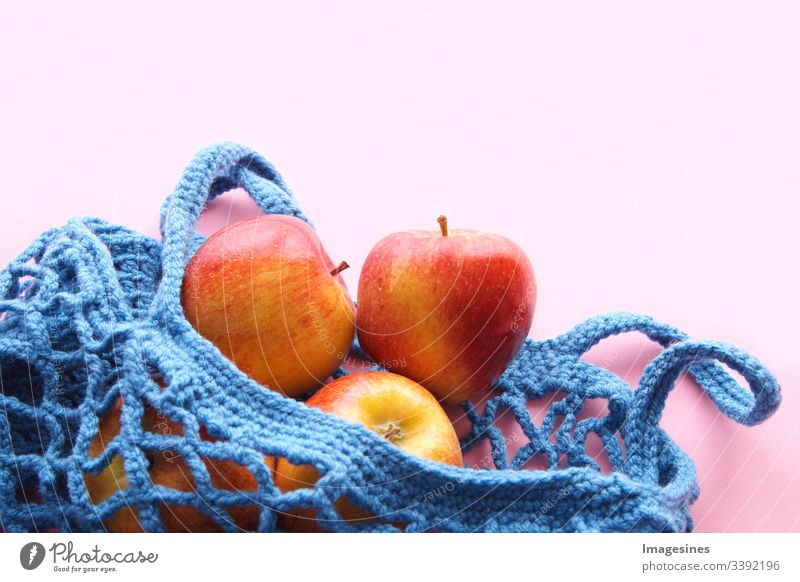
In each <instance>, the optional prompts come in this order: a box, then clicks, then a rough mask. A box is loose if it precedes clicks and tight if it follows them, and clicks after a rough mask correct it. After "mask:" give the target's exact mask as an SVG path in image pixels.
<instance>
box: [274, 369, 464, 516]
mask: <svg viewBox="0 0 800 582" xmlns="http://www.w3.org/2000/svg"><path fill="white" fill-rule="evenodd" d="M307 404H308V405H309V406H313V407H315V408H319V409H320V410H322V411H324V412H329V413H331V414H334V415H336V416H338V417H340V418H343V419H345V420H349V421H351V422H358V423H361V424H363V425H364V426H365V427H367V428H368V429H369V430H371V431H373V432H375V433H377V434H379V435H380V436H382V437H383V438H385V439H387V440H388V441H390V442H391V443H393V444H394V445H396V446H398V447H400V448H401V449H403V450H405V451H407V452H409V453H411V454H413V455H417V456H419V457H422V458H425V459H430V460H432V461H437V462H440V463H445V464H448V465H454V466H457V467H461V466H462V465H463V460H462V457H461V448H460V446H459V442H458V437H457V436H456V432H455V429H454V428H453V425H452V424H451V423H450V419H449V418H448V417H447V414H445V412H444V410H442V407H441V406H440V405H439V403H438V402H437V401H436V398H434V397H433V395H431V393H430V392H428V391H427V390H425V388H423V387H422V386H420V385H419V384H417V383H416V382H414V381H412V380H409V379H408V378H405V377H403V376H399V375H398V374H392V373H389V372H363V373H360V374H350V375H348V376H343V377H341V378H339V379H337V380H334V381H333V382H331V383H330V384H327V385H326V386H323V387H322V388H320V390H319V391H318V392H317V393H316V394H314V396H312V397H311V398H310V399H309V400H308V402H307ZM318 479H319V473H318V472H317V470H316V469H315V468H314V467H312V466H310V465H293V464H292V463H290V462H289V461H288V460H286V459H284V458H281V459H279V460H278V464H277V467H276V469H275V484H276V485H277V487H278V488H279V489H281V490H282V491H293V490H295V489H299V488H301V487H313V486H314V484H315V483H316V482H317V480H318ZM336 510H337V512H338V513H339V515H341V516H342V518H343V519H345V520H347V521H364V520H371V519H374V517H373V516H371V515H370V514H369V513H368V512H367V511H365V510H364V509H362V508H360V507H356V506H355V505H354V504H353V503H352V502H351V501H350V500H349V499H348V498H347V497H341V498H339V500H338V501H337V502H336ZM278 519H279V522H280V524H281V526H282V527H283V529H284V530H286V531H293V532H320V531H326V530H325V529H324V527H322V526H321V525H320V524H318V522H317V521H316V513H315V512H314V511H313V510H308V509H295V510H292V511H290V512H287V513H284V514H281V515H280V516H279V517H278Z"/></svg>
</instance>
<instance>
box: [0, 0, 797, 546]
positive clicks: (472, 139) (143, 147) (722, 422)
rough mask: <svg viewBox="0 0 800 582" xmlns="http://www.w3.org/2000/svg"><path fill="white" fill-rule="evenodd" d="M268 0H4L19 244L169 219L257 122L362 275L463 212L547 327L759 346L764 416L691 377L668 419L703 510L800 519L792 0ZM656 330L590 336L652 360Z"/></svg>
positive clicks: (7, 239)
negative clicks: (621, 323)
mask: <svg viewBox="0 0 800 582" xmlns="http://www.w3.org/2000/svg"><path fill="white" fill-rule="evenodd" d="M221 4H222V3H220V5H221ZM272 4H273V5H272V6H269V5H265V4H264V3H255V2H254V3H250V4H247V3H238V2H226V3H225V6H226V9H224V10H223V9H216V10H210V9H199V8H197V7H196V6H194V5H193V3H189V2H186V3H170V6H166V5H163V4H162V5H160V7H159V8H158V9H155V8H153V9H148V8H140V6H141V4H139V5H137V7H136V8H131V7H127V8H126V7H123V6H115V7H111V6H108V5H107V4H106V3H102V2H85V3H81V4H75V3H70V4H69V5H66V4H64V5H58V4H57V3H51V4H49V5H47V6H45V5H39V6H38V7H37V6H36V5H35V4H30V3H23V4H19V5H18V7H12V6H6V7H5V8H4V9H3V18H2V19H0V79H2V81H1V82H2V91H1V92H0V111H2V131H0V177H1V178H2V188H3V194H2V196H3V209H4V211H3V212H2V213H0V259H2V261H3V263H5V262H6V261H7V260H8V259H10V258H12V257H13V256H14V255H15V254H16V253H17V252H18V251H20V250H21V249H22V248H23V247H24V246H25V245H26V244H27V243H28V242H29V241H30V240H31V239H32V238H33V237H34V236H36V235H37V234H38V233H39V232H40V231H42V230H44V229H45V228H48V227H50V226H53V225H57V224H61V223H63V222H64V221H65V220H66V219H67V217H69V216H71V215H81V214H85V215H96V216H101V217H104V218H106V219H108V220H111V221H113V222H117V223H122V224H125V225H128V226H131V227H133V228H136V229H139V230H141V231H143V232H146V233H150V234H155V233H156V232H157V217H158V209H159V205H160V203H161V201H162V200H163V198H164V197H165V196H166V194H168V193H169V191H170V190H171V188H172V187H173V186H174V184H175V182H176V181H177V179H178V177H179V175H180V172H181V170H182V168H183V166H184V165H185V164H186V162H187V161H188V160H189V159H190V158H191V156H192V155H193V153H194V151H195V150H197V149H199V148H200V147H202V146H204V145H206V144H208V143H210V142H212V141H217V140H221V139H231V140H235V141H240V142H242V143H245V144H248V145H250V146H251V147H253V148H255V149H257V150H259V151H260V152H262V153H263V154H264V155H265V156H266V157H267V158H268V159H270V160H272V161H273V162H274V163H275V164H276V165H277V166H278V168H279V169H280V170H281V172H282V173H283V175H284V177H285V178H286V180H287V181H288V182H289V184H290V185H291V186H292V187H293V189H294V191H295V193H296V194H297V196H298V198H299V199H300V201H301V203H302V205H303V207H304V208H305V210H306V211H307V213H308V214H309V215H310V216H311V217H313V218H314V219H315V222H316V225H317V227H318V230H319V232H320V235H321V237H322V239H323V241H324V242H325V244H326V247H327V248H328V250H329V252H330V254H331V256H332V257H333V258H334V260H337V261H338V260H339V259H342V258H346V259H347V260H348V261H349V262H350V264H351V265H353V266H354V268H353V269H351V270H349V271H347V272H346V273H345V279H346V281H347V283H348V285H349V286H350V289H351V290H353V291H354V290H355V288H356V282H357V278H358V267H359V265H360V264H361V262H362V261H363V259H364V257H365V256H366V254H367V252H368V251H369V249H370V247H371V245H372V244H373V243H374V242H376V241H377V240H378V239H379V238H380V237H382V236H383V235H384V234H387V233H389V232H391V231H394V230H400V229H404V228H435V227H436V224H435V218H436V216H437V215H438V214H439V213H440V212H446V213H447V215H448V217H449V219H450V224H451V227H453V228H457V227H468V228H477V229H483V230H490V231H496V232H500V233H502V234H505V235H507V236H508V237H510V238H512V239H514V240H516V241H517V242H519V243H520V244H521V245H522V246H523V247H524V248H525V249H526V250H527V251H528V253H529V256H530V257H531V260H532V261H533V264H534V267H535V269H536V272H537V276H538V280H539V284H540V297H539V302H538V306H537V313H536V319H535V322H534V330H533V336H534V337H536V338H544V337H548V336H551V335H553V334H556V333H559V332H561V331H564V330H565V329H567V328H568V327H570V326H572V325H573V324H575V323H577V322H578V321H580V320H582V319H584V318H586V317H588V316H590V315H592V314H595V313H599V312H605V311H612V310H619V309H627V310H634V311H641V312H645V313H649V314H652V315H654V316H656V317H657V318H659V319H661V320H665V321H667V322H670V323H672V324H674V325H677V326H679V327H681V328H683V329H684V330H686V331H687V332H689V333H690V334H692V335H693V336H695V337H699V338H715V339H723V340H727V341H731V342H734V343H736V344H738V345H740V346H742V347H744V348H746V349H748V350H751V351H752V352H754V353H755V354H756V355H757V356H758V357H760V358H761V359H762V360H763V361H764V362H765V363H766V364H767V365H768V366H770V367H771V369H772V370H773V371H774V373H775V374H776V375H777V377H778V379H779V381H780V382H781V384H782V386H783V394H784V404H783V407H782V409H781V410H780V411H779V412H778V413H777V414H776V415H775V416H774V417H773V418H772V419H771V420H770V421H768V422H767V423H766V424H764V425H762V426H759V427H755V428H744V427H740V426H738V425H736V424H735V423H733V422H732V421H729V420H728V419H727V418H725V417H723V416H722V415H721V414H719V413H718V412H717V411H716V409H715V408H714V406H713V404H712V403H711V402H710V401H709V400H708V399H707V398H705V397H703V395H702V394H701V393H700V391H699V390H698V388H697V387H696V386H694V385H693V384H691V383H689V382H682V383H681V385H680V386H678V388H677V389H676V391H675V392H674V393H673V394H672V395H671V397H670V399H669V401H668V403H667V410H666V416H665V420H664V425H665V427H666V428H667V430H668V431H669V432H670V434H671V435H673V437H674V438H675V439H676V440H677V442H678V443H679V444H680V445H681V446H682V447H683V448H684V449H685V450H687V451H688V453H689V454H690V455H691V456H692V457H693V458H694V459H695V461H696V463H697V466H698V471H699V477H700V485H701V487H702V493H701V496H700V500H699V501H698V503H697V504H696V505H695V506H694V510H693V513H694V516H695V519H696V526H697V529H698V530H699V531H789V530H792V531H800V521H799V520H800V447H798V436H799V435H800V432H798V431H799V430H800V429H799V428H798V426H800V423H798V418H800V398H798V396H797V389H798V387H800V381H799V380H800V371H799V370H798V366H797V364H796V362H797V346H798V343H800V309H798V306H797V302H796V297H797V289H796V287H797V285H798V283H800V253H798V251H800V235H798V212H799V211H800V205H798V202H797V197H798V191H799V189H800V163H799V162H798V159H800V131H799V130H800V106H798V104H799V103H800V83H799V82H798V78H799V76H798V69H799V68H800V66H799V65H798V61H799V60H800V59H798V55H800V38H799V37H798V35H797V22H798V21H800V10H798V5H797V4H794V6H792V4H791V3H790V2H770V3H762V4H760V5H759V6H758V7H756V4H755V3H744V2H719V3H715V2H704V3H696V2H660V3H642V2H616V3H613V7H609V6H602V5H601V4H600V3H597V2H584V3H574V2H568V3H567V2H565V3H551V4H547V5H537V6H535V7H531V6H527V5H526V4H523V3H519V4H503V5H502V6H498V5H496V4H493V3H486V2H472V3H469V4H465V3H464V2H458V3H456V2H452V3H449V4H445V3H440V4H439V5H438V6H436V7H433V6H431V4H432V3H429V2H417V3H413V4H412V3H405V5H404V7H403V8H399V7H398V6H394V4H396V3H391V2H380V3H378V2H369V3H367V2H362V3H352V2H350V3H341V2H338V3H327V2H309V3H288V2H283V3H280V5H279V4H278V3H272ZM490 4H492V5H493V6H494V8H493V9H492V8H489V7H488V6H489V5H490ZM20 6H23V7H24V8H20ZM240 198H241V197H239V198H238V199H237V197H236V196H233V197H232V199H231V198H229V199H228V200H222V201H220V203H219V204H216V207H217V210H216V211H215V212H216V216H215V217H212V218H211V219H209V218H208V217H207V218H206V225H205V227H206V230H211V229H213V228H214V227H215V226H218V225H219V224H221V223H222V222H223V221H225V220H227V219H229V218H230V219H231V220H233V219H237V218H241V217H242V216H245V215H248V214H250V213H252V211H253V210H252V207H251V206H249V205H248V204H246V203H243V202H242V200H241V199H240ZM209 220H211V223H209ZM656 353H657V348H656V346H654V345H653V344H650V343H649V342H647V341H646V340H645V339H644V338H642V337H639V336H630V337H625V338H622V339H619V340H614V341H610V342H607V343H606V344H603V346H602V347H600V348H598V349H596V350H595V351H594V352H593V353H592V354H591V359H592V360H593V361H595V362H599V363H604V364H606V365H609V366H610V367H611V368H612V369H613V370H614V371H616V372H619V373H622V374H625V375H626V377H628V378H629V379H631V380H633V381H635V379H636V376H637V374H638V373H639V372H640V371H641V369H642V367H643V366H644V365H645V364H646V363H647V361H649V360H650V359H651V358H652V357H653V356H654V355H655V354H656Z"/></svg>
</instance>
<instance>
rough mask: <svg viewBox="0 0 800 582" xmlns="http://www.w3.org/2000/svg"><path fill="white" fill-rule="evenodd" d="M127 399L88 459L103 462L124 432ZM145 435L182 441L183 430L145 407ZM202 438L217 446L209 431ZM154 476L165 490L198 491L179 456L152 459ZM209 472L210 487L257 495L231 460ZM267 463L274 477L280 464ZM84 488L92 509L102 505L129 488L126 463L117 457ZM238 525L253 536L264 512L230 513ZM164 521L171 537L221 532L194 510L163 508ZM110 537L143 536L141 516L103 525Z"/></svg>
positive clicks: (104, 421) (127, 510)
mask: <svg viewBox="0 0 800 582" xmlns="http://www.w3.org/2000/svg"><path fill="white" fill-rule="evenodd" d="M121 407H122V399H121V398H120V399H118V400H117V403H116V405H115V407H114V408H113V409H112V410H111V411H110V412H109V413H108V414H106V415H105V416H103V417H101V419H100V423H99V431H98V433H97V434H96V435H95V437H94V439H93V440H92V442H91V443H90V446H89V455H90V456H91V457H98V456H100V455H101V454H103V453H104V451H105V449H106V447H107V446H108V444H109V443H110V442H111V440H112V439H113V438H114V437H115V436H116V435H117V434H119V432H120V429H121V422H120V418H121ZM142 427H143V429H144V430H145V431H148V432H154V433H157V434H163V435H182V434H183V427H182V426H181V425H180V424H179V423H177V422H174V421H172V420H170V419H169V418H167V417H166V416H164V415H163V414H159V413H158V412H157V411H156V410H155V409H154V408H153V407H151V406H146V407H145V412H144V416H143V418H142ZM200 437H201V438H202V439H203V440H207V441H214V440H215V439H213V438H212V437H210V436H209V434H208V431H207V430H206V429H205V428H204V427H201V429H200ZM148 457H149V462H150V467H149V474H150V479H151V481H152V482H153V484H155V485H163V486H164V487H169V488H172V489H175V490H178V491H195V490H196V488H195V481H194V476H193V475H192V472H191V469H189V467H188V465H187V464H186V462H185V461H184V459H182V458H181V457H180V455H178V454H177V453H176V452H175V451H171V450H167V451H157V452H155V453H152V454H149V455H148ZM202 460H203V462H204V463H205V465H206V468H207V469H208V472H209V477H210V480H211V485H212V486H213V487H215V488H217V489H224V490H227V491H256V490H257V489H258V482H257V481H256V478H255V476H254V475H253V474H252V473H251V472H250V470H249V469H247V468H246V467H244V466H242V465H239V464H238V463H235V462H233V461H230V460H224V459H210V458H205V457H204V458H203V459H202ZM264 463H265V464H266V466H267V468H268V469H269V470H270V471H274V468H275V460H274V459H273V458H272V457H267V456H265V457H264ZM84 482H85V484H86V488H87V490H88V492H89V498H90V499H91V501H92V503H95V504H98V503H101V502H103V501H105V500H106V499H108V498H109V497H111V495H112V494H113V493H114V492H116V491H119V490H125V489H127V488H128V486H129V484H128V478H127V475H126V473H125V467H124V463H123V459H122V457H120V456H119V455H115V456H114V457H113V458H112V459H111V460H110V462H109V464H108V466H106V467H105V468H103V469H102V470H101V471H100V473H98V474H97V475H90V474H88V473H87V474H84ZM226 511H227V512H228V513H229V515H230V517H231V519H232V520H233V522H234V524H235V525H236V526H237V527H238V528H239V529H242V530H245V531H252V530H255V529H256V528H257V526H258V518H259V507H258V506H257V505H255V504H247V505H243V506H233V507H227V508H226ZM161 519H162V521H163V522H164V527H165V529H166V530H167V531H168V532H218V531H222V528H221V527H220V526H219V525H218V524H217V523H216V522H215V521H214V520H213V519H212V518H210V517H208V516H207V515H205V514H204V513H202V512H200V511H198V510H197V509H195V508H194V507H190V506H173V505H167V504H166V503H162V504H161ZM104 525H105V527H106V529H107V530H108V531H110V532H126V533H132V532H141V531H143V530H142V526H141V524H140V522H139V516H138V514H137V512H136V510H135V509H134V508H132V507H128V506H126V507H122V508H121V509H119V510H118V511H117V513H116V514H114V515H113V516H112V517H111V518H109V519H107V520H106V521H105V522H104Z"/></svg>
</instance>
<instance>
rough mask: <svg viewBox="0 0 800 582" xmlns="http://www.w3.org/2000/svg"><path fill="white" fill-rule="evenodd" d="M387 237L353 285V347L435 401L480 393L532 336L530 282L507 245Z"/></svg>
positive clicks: (490, 240) (466, 237) (434, 234)
mask: <svg viewBox="0 0 800 582" xmlns="http://www.w3.org/2000/svg"><path fill="white" fill-rule="evenodd" d="M439 225H440V230H439V231H404V232H398V233H395V234H391V235H389V236H387V237H385V238H384V239H382V240H381V241H379V242H378V244H376V245H375V247H374V248H373V249H372V251H371V252H370V253H369V255H368V256H367V259H366V261H365V262H364V266H363V268H362V270H361V277H360V279H359V284H358V340H359V343H360V344H361V347H362V348H363V349H364V351H365V352H366V353H367V354H368V355H369V356H370V357H371V358H373V359H374V360H375V361H376V362H378V363H379V364H380V365H382V366H383V367H385V368H387V369H389V370H392V371H395V372H397V373H400V374H403V375H404V376H408V377H409V378H411V379H413V380H415V381H417V382H419V383H420V384H422V385H423V386H425V387H426V388H427V389H428V390H430V391H431V392H432V393H433V394H434V395H435V396H436V397H437V398H438V399H439V400H441V401H444V402H447V403H450V404H458V403H461V402H464V401H466V400H469V399H472V398H475V397H478V396H481V395H483V394H484V393H486V392H487V391H488V390H489V389H490V387H491V385H492V383H493V382H494V381H495V380H496V379H497V378H498V377H499V375H500V374H501V373H502V372H503V370H505V368H506V366H507V365H508V363H509V362H510V361H511V359H512V358H513V357H514V355H515V354H516V352H517V351H518V350H519V348H520V346H521V345H522V343H523V342H524V340H525V338H526V337H527V336H528V332H529V331H530V327H531V322H532V320H533V311H534V307H535V304H536V280H535V278H534V274H533V267H532V266H531V263H530V261H529V260H528V257H527V256H526V255H525V253H524V252H523V250H522V249H521V248H520V247H519V246H518V245H517V244H516V243H514V242H512V241H510V240H509V239H507V238H505V237H503V236H500V235H496V234H490V233H484V232H478V231H474V230H449V229H448V227H447V221H446V219H445V218H444V217H440V218H439Z"/></svg>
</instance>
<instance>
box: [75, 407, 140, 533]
mask: <svg viewBox="0 0 800 582" xmlns="http://www.w3.org/2000/svg"><path fill="white" fill-rule="evenodd" d="M121 410H122V398H119V399H117V402H116V403H115V405H114V408H113V409H112V410H111V411H110V412H108V413H107V414H106V415H105V416H102V417H101V418H100V420H99V430H98V432H97V434H96V435H95V436H94V438H93V439H92V442H91V443H90V444H89V456H90V457H93V458H96V457H99V456H100V455H102V454H103V452H104V451H105V450H106V447H107V446H108V445H109V443H111V440H112V439H113V438H114V437H115V436H116V435H118V434H119V432H120V428H121V421H120V415H121ZM83 480H84V483H85V484H86V489H87V491H88V493H89V499H90V500H91V502H92V503H94V504H99V503H102V502H103V501H105V500H106V499H108V498H109V497H111V495H113V494H114V493H115V492H116V491H119V490H124V489H127V488H128V486H129V484H128V476H127V474H126V473H125V467H124V464H123V459H122V457H121V456H119V455H114V457H113V458H112V459H110V461H109V463H108V466H106V467H104V468H103V469H102V470H101V471H100V472H99V473H98V474H97V475H90V474H88V473H86V474H84V476H83ZM104 525H105V527H106V529H107V530H108V531H112V532H124V533H131V532H141V531H142V526H141V525H140V524H139V518H138V515H137V514H136V511H135V510H134V509H133V508H131V507H127V506H126V507H122V508H121V509H119V510H118V511H117V513H115V514H114V515H113V516H112V517H111V518H109V519H107V520H106V521H105V523H104Z"/></svg>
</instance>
